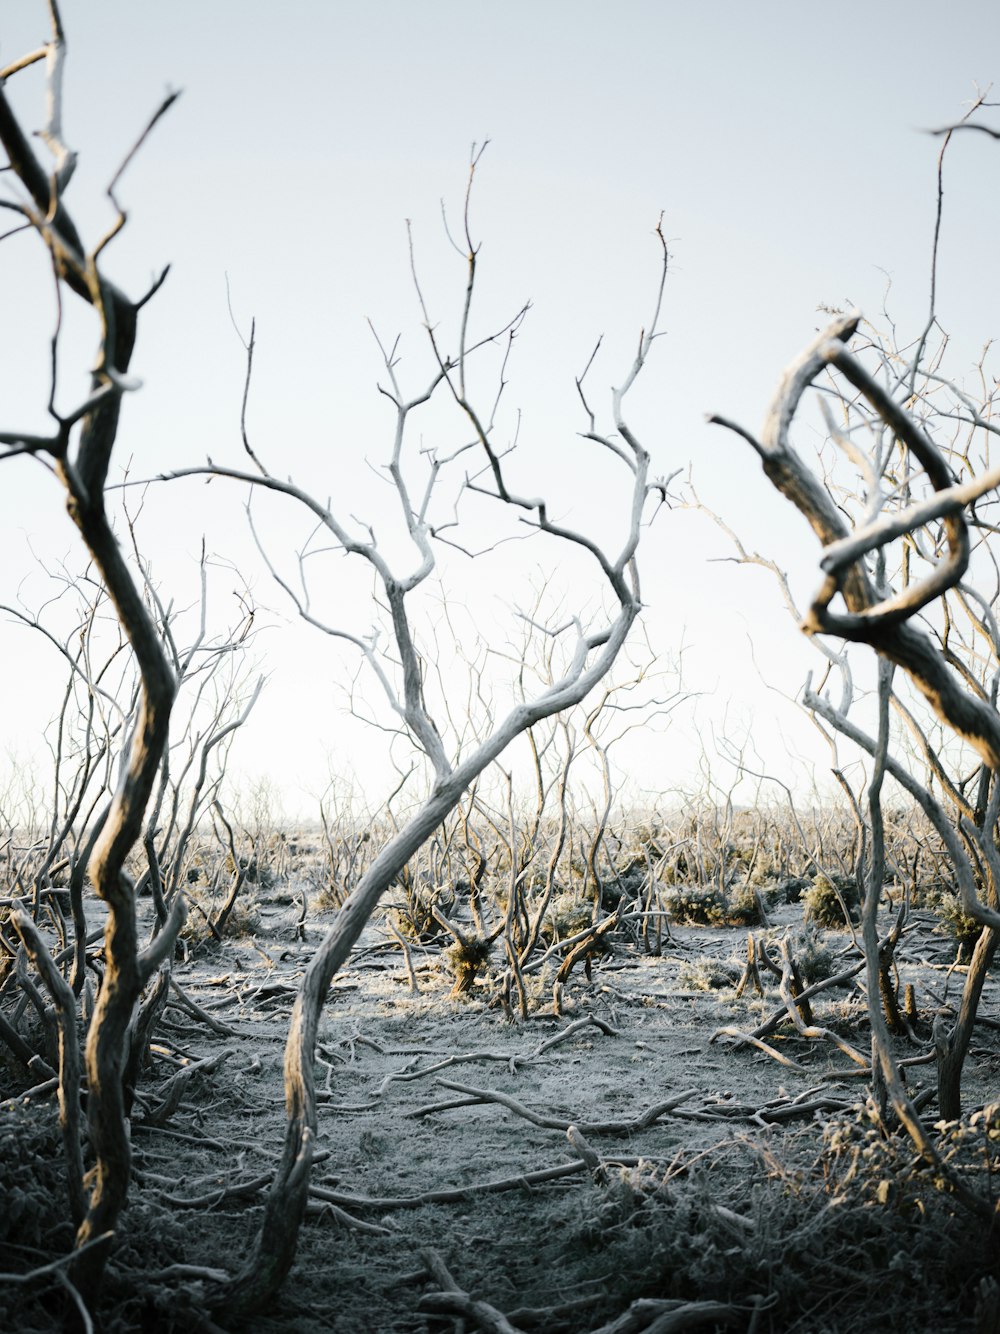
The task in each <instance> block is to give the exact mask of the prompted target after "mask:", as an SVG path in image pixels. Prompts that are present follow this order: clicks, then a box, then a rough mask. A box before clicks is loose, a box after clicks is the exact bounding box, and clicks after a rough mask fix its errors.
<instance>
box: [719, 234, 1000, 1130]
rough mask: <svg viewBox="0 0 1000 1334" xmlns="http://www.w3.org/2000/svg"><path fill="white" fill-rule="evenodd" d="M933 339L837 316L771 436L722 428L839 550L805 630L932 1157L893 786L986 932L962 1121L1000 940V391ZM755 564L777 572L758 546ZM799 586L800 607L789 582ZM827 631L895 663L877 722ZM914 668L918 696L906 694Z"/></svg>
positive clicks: (815, 699) (772, 417)
mask: <svg viewBox="0 0 1000 1334" xmlns="http://www.w3.org/2000/svg"><path fill="white" fill-rule="evenodd" d="M935 260H936V254H935ZM934 329H935V318H934V310H933V304H932V308H931V318H930V319H929V321H928V325H927V328H926V329H925V331H924V334H923V336H922V337H921V338H920V339H919V340H917V342H916V344H915V346H914V347H913V348H912V349H910V350H908V351H907V350H902V349H899V348H898V347H897V346H896V345H895V343H894V342H893V341H891V340H883V339H882V338H881V337H880V336H879V335H878V333H877V331H876V330H875V329H874V328H873V326H871V325H867V324H864V323H863V322H862V320H861V318H860V316H859V315H858V314H857V313H854V312H852V313H848V314H846V315H842V316H838V317H837V318H836V319H835V320H834V321H833V323H832V324H831V325H830V326H829V327H828V328H827V329H826V330H825V331H824V332H823V333H822V334H821V335H820V336H819V337H818V338H817V339H815V340H814V341H813V342H812V343H811V344H810V345H809V347H807V348H806V350H805V351H804V352H803V353H802V354H801V356H799V357H798V358H797V359H796V360H795V361H794V362H793V363H792V365H791V366H790V367H789V368H788V370H787V371H786V372H785V375H784V377H783V379H782V382H781V385H780V386H779V389H778V392H777V394H776V396H775V399H774V401H773V403H772V406H771V408H770V411H769V412H768V415H767V418H766V420H765V424H764V429H763V431H762V432H761V434H760V436H759V437H757V436H754V435H752V434H751V433H750V432H749V431H747V430H745V429H744V428H743V427H741V426H736V425H735V424H734V423H732V422H729V421H726V420H724V419H722V418H718V417H715V418H712V419H711V420H713V421H714V422H716V423H718V424H720V425H725V426H727V427H729V428H730V429H732V430H735V431H736V432H737V433H738V434H739V435H740V436H741V437H742V438H743V439H745V440H746V441H747V442H748V443H749V444H750V445H751V446H752V447H753V449H754V450H755V451H756V453H757V455H758V457H759V458H760V461H761V463H762V465H763V469H764V472H765V475H766V476H767V477H768V479H769V481H770V482H771V483H772V485H773V486H775V488H776V489H777V490H779V491H780V492H781V493H782V495H784V496H785V497H786V498H787V499H788V500H789V501H790V502H791V503H792V504H793V505H794V506H795V507H796V508H797V509H798V510H799V511H800V513H801V514H802V515H803V516H804V517H805V518H806V520H807V521H808V523H809V524H810V526H811V527H812V529H813V531H814V532H815V533H816V535H817V537H818V538H819V540H820V542H821V544H822V548H823V550H822V554H821V556H820V570H821V581H820V586H819V588H818V590H817V592H816V594H815V595H814V597H813V599H812V601H811V604H810V606H809V608H808V610H807V611H806V612H805V614H804V615H803V616H802V617H801V618H800V619H801V627H802V629H803V630H804V631H805V633H806V634H808V635H812V636H818V637H822V638H821V641H820V642H821V646H822V647H823V649H824V652H825V653H826V655H827V658H828V661H829V664H830V667H829V668H828V674H829V671H830V670H839V671H840V674H841V678H842V690H841V697H840V700H839V702H834V701H832V700H831V699H830V698H829V697H828V696H827V694H826V693H824V691H823V689H822V686H821V687H820V688H819V689H816V688H814V687H813V685H812V683H810V684H809V685H807V688H806V692H805V696H804V702H805V704H806V706H807V708H809V709H811V710H812V711H813V713H814V714H815V715H816V716H817V718H819V719H821V720H823V721H824V722H825V723H826V724H827V725H828V726H829V728H831V729H832V731H833V732H835V733H836V734H839V735H840V736H843V737H846V738H848V739H849V740H850V741H852V742H853V743H855V744H856V745H857V746H859V747H860V748H861V750H862V751H863V752H865V753H867V754H868V755H869V756H870V757H871V759H872V761H873V773H872V779H871V784H870V787H869V791H868V799H867V814H868V822H869V823H868V830H869V840H870V844H869V847H868V850H867V853H866V857H867V861H866V871H867V873H866V877H865V879H866V891H867V892H866V902H865V911H864V915H863V922H862V928H863V934H864V945H865V954H866V958H867V967H868V973H869V977H868V992H869V1011H870V1015H871V1019H872V1025H873V1031H874V1035H875V1044H874V1046H875V1052H874V1056H875V1060H876V1066H877V1067H878V1068H880V1070H881V1074H882V1077H883V1078H884V1079H885V1082H886V1085H887V1086H888V1091H889V1094H890V1096H891V1098H892V1102H893V1105H894V1108H895V1110H896V1112H897V1114H898V1115H899V1117H900V1119H901V1120H902V1121H903V1123H904V1124H905V1125H906V1126H907V1128H908V1129H909V1130H910V1132H911V1134H912V1135H913V1137H914V1139H915V1140H916V1142H917V1143H918V1145H919V1146H920V1147H921V1149H922V1150H924V1151H925V1152H927V1153H928V1154H933V1145H932V1144H931V1143H930V1140H929V1137H928V1135H927V1132H926V1131H925V1130H924V1128H923V1127H922V1125H921V1123H920V1121H919V1118H917V1117H916V1114H915V1113H914V1111H913V1109H912V1106H911V1105H910V1103H909V1101H908V1099H907V1097H906V1095H905V1089H904V1087H903V1084H902V1081H901V1080H900V1078H899V1072H898V1069H897V1068H896V1066H895V1063H894V1061H893V1059H892V1056H891V1050H890V1044H889V1034H888V1028H887V1026H886V1023H885V1020H884V1017H883V1015H882V1012H881V1008H880V1006H879V1003H878V997H879V990H880V980H882V979H881V977H880V952H881V946H880V942H879V939H878V935H877V931H876V929H875V910H876V908H877V904H878V900H879V898H880V896H881V892H882V884H883V879H884V873H885V849H884V829H883V818H882V812H881V787H882V782H883V778H884V776H885V775H886V774H888V775H890V776H891V777H893V778H894V779H895V780H896V781H897V782H898V783H899V784H900V786H901V787H902V788H903V789H904V790H905V791H906V792H907V793H908V794H909V796H910V797H911V798H912V799H913V800H914V802H915V803H916V804H917V805H919V806H920V807H921V809H922V810H923V812H924V814H925V815H926V817H927V819H928V820H929V822H930V823H931V825H932V827H933V828H934V830H935V831H936V833H937V835H938V837H939V838H940V840H941V844H942V846H943V847H944V848H945V849H946V851H947V856H948V859H949V862H950V867H951V871H952V875H953V877H954V884H955V888H956V891H957V895H958V897H959V899H960V901H961V906H962V910H963V911H964V912H965V913H966V914H967V915H968V916H969V917H970V918H972V919H974V921H975V922H977V923H978V924H979V926H980V928H981V934H980V936H979V940H978V943H977V945H976V948H975V951H974V954H973V958H972V962H971V963H970V966H969V971H968V973H967V976H966V981H965V986H964V991H963V996H962V1001H961V1005H960V1007H959V1009H958V1012H957V1013H956V1014H954V1015H952V1016H951V1017H950V1018H948V1017H946V1016H943V1015H942V1016H939V1017H938V1021H937V1023H936V1025H935V1045H936V1047H937V1052H938V1100H939V1108H940V1113H941V1115H942V1117H944V1118H945V1119H954V1118H956V1117H957V1116H958V1115H959V1114H960V1111H961V1096H960V1086H961V1070H962V1065H963V1063H964V1060H965V1056H966V1054H967V1051H968V1046H969V1041H970V1038H971V1035H972V1027H973V1024H974V1022H975V1017H976V1013H977V1010H978V1006H979V1000H980V997H981V994H982V987H983V983H984V980H985V976H986V970H987V969H988V967H989V963H990V961H991V959H992V957H993V955H994V952H995V950H996V946H997V943H998V940H1000V936H998V931H1000V855H998V853H997V840H998V836H1000V828H998V816H1000V714H998V711H997V686H998V682H1000V634H998V629H997V622H996V619H995V611H994V607H995V602H996V594H997V574H996V571H997V563H996V554H995V550H994V546H995V534H996V531H997V529H996V524H995V520H994V518H993V511H994V509H995V506H996V503H997V502H996V499H995V497H993V496H992V495H991V493H992V492H993V491H994V490H995V489H996V487H997V486H998V485H1000V467H998V466H997V465H996V463H995V462H994V461H993V458H991V444H992V440H993V437H994V436H996V435H997V434H998V429H997V427H996V425H995V424H994V423H993V421H992V414H993V406H994V405H993V398H994V395H995V392H996V390H995V387H991V386H990V383H989V378H988V376H986V374H985V373H983V374H982V376H981V384H982V386H983V396H982V399H981V400H980V401H976V400H974V399H973V398H972V397H971V396H970V395H969V394H968V393H967V392H966V391H965V390H964V389H963V388H961V387H960V386H959V385H958V384H956V383H955V382H954V381H953V380H951V379H949V378H947V377H946V376H945V375H944V374H943V373H942V370H941V365H940V360H941V356H942V354H943V344H942V345H941V346H940V347H935V348H933V349H931V348H930V344H929V339H930V336H931V335H932V333H933V331H934ZM945 341H946V340H945ZM980 369H982V368H980ZM812 388H816V389H818V390H819V391H820V405H821V407H822V409H823V412H824V418H825V425H826V430H827V438H828V442H829V446H830V448H831V449H832V450H833V455H834V461H833V462H830V459H829V458H826V460H825V461H824V460H823V459H819V460H818V461H817V463H812V464H811V463H808V462H807V461H806V460H805V458H804V457H803V455H802V454H801V453H800V452H799V451H798V449H797V448H796V447H795V445H794V444H793V442H792V438H791V436H792V427H793V423H794V421H795V418H796V415H797V413H798V411H799V409H800V405H801V403H802V400H803V398H804V396H805V395H806V393H807V391H809V390H810V389H812ZM994 457H995V456H994ZM741 559H745V560H750V561H753V562H755V563H760V564H764V565H771V568H772V569H774V568H775V567H774V566H773V564H772V563H771V562H769V561H768V560H767V559H766V558H763V557H759V556H756V555H751V554H750V553H748V552H746V551H745V550H742V551H741ZM785 592H786V599H788V600H789V601H790V594H789V593H788V588H787V584H785ZM827 637H832V638H833V640H834V641H836V640H838V639H839V640H842V641H846V642H847V643H848V644H860V645H867V646H869V647H870V648H872V649H874V650H875V652H876V654H877V655H878V658H879V660H880V664H881V666H880V674H879V682H878V692H877V715H876V719H875V723H874V726H872V725H871V724H867V725H866V724H864V723H863V722H859V721H857V720H856V718H855V717H853V716H850V715H851V710H852V707H853V706H854V704H855V702H856V691H855V688H854V684H853V679H852V675H851V670H850V666H849V656H848V654H846V653H844V652H842V651H841V650H840V649H839V648H837V647H836V644H835V643H834V645H833V646H830V645H829V644H828V638H827ZM894 673H895V678H894ZM900 674H903V680H904V681H905V680H907V679H908V681H909V683H910V686H911V687H912V689H910V690H907V689H904V688H903V686H902V685H901V684H897V682H898V680H899V677H900ZM826 679H827V678H826V677H824V682H825V680H826ZM893 713H894V714H895V716H896V718H897V719H898V720H899V723H898V725H897V728H896V730H895V732H893V730H892V729H891V727H890V717H891V715H892V714H893ZM936 730H937V731H940V732H941V733H942V736H941V737H940V738H939V737H937V736H936V735H935V731H936ZM949 735H950V738H951V740H949ZM955 738H957V739H958V741H959V742H960V744H959V745H958V747H957V749H956V745H955V740H954V739H955ZM970 762H971V775H970V773H969V766H970Z"/></svg>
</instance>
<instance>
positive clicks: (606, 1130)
mask: <svg viewBox="0 0 1000 1334" xmlns="http://www.w3.org/2000/svg"><path fill="white" fill-rule="evenodd" d="M437 1083H438V1084H440V1085H441V1087H442V1088H446V1089H452V1090H453V1091H454V1092H455V1093H461V1094H464V1096H465V1097H466V1098H468V1099H470V1100H471V1101H470V1105H471V1103H474V1102H495V1103H499V1105H500V1106H501V1107H506V1108H507V1110H508V1111H510V1112H513V1113H514V1114H515V1116H520V1117H523V1118H524V1120H525V1121H530V1122H531V1124H532V1125H535V1126H541V1127H542V1128H543V1129H544V1130H561V1131H562V1132H563V1134H565V1133H566V1131H568V1130H569V1128H570V1126H571V1125H572V1126H575V1127H576V1129H577V1131H578V1132H579V1133H580V1134H581V1135H631V1134H634V1133H635V1132H636V1131H638V1130H645V1129H647V1127H649V1126H651V1125H652V1124H653V1123H654V1121H658V1120H659V1119H660V1117H661V1116H666V1115H667V1113H668V1112H672V1111H673V1110H674V1108H675V1107H679V1106H680V1105H681V1103H683V1102H687V1100H688V1099H689V1098H693V1097H694V1095H695V1094H696V1093H697V1092H698V1090H697V1089H685V1091H684V1092H683V1093H678V1094H675V1095H674V1097H672V1098H667V1099H666V1100H665V1101H664V1102H658V1103H656V1104H654V1106H652V1107H649V1108H647V1110H646V1111H645V1112H643V1113H642V1115H641V1116H637V1117H634V1118H633V1119H632V1120H631V1121H577V1120H573V1121H567V1120H565V1119H563V1118H561V1117H557V1116H544V1115H542V1114H541V1113H539V1112H534V1111H532V1110H531V1108H530V1107H526V1106H525V1105H524V1103H523V1102H518V1100H517V1099H516V1098H512V1097H511V1096H510V1095H509V1094H507V1093H499V1092H497V1091H496V1090H495V1089H478V1088H473V1087H472V1086H471V1085H469V1084H459V1083H456V1082H454V1081H453V1080H450V1079H439V1080H437ZM413 1115H416V1113H413Z"/></svg>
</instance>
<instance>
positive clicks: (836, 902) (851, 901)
mask: <svg viewBox="0 0 1000 1334" xmlns="http://www.w3.org/2000/svg"><path fill="white" fill-rule="evenodd" d="M802 902H803V904H804V905H805V919H806V921H807V922H815V923H816V925H817V926H826V927H830V928H834V929H838V930H843V928H844V926H845V925H846V924H847V922H848V920H849V921H851V922H859V921H860V920H861V894H860V891H859V890H858V882H857V880H856V879H855V877H854V876H853V875H833V876H829V875H825V874H824V873H823V872H820V873H819V874H818V875H817V876H816V877H815V879H814V880H813V883H812V888H811V889H808V890H806V892H805V893H804V894H803V895H802ZM845 910H846V914H845Z"/></svg>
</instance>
